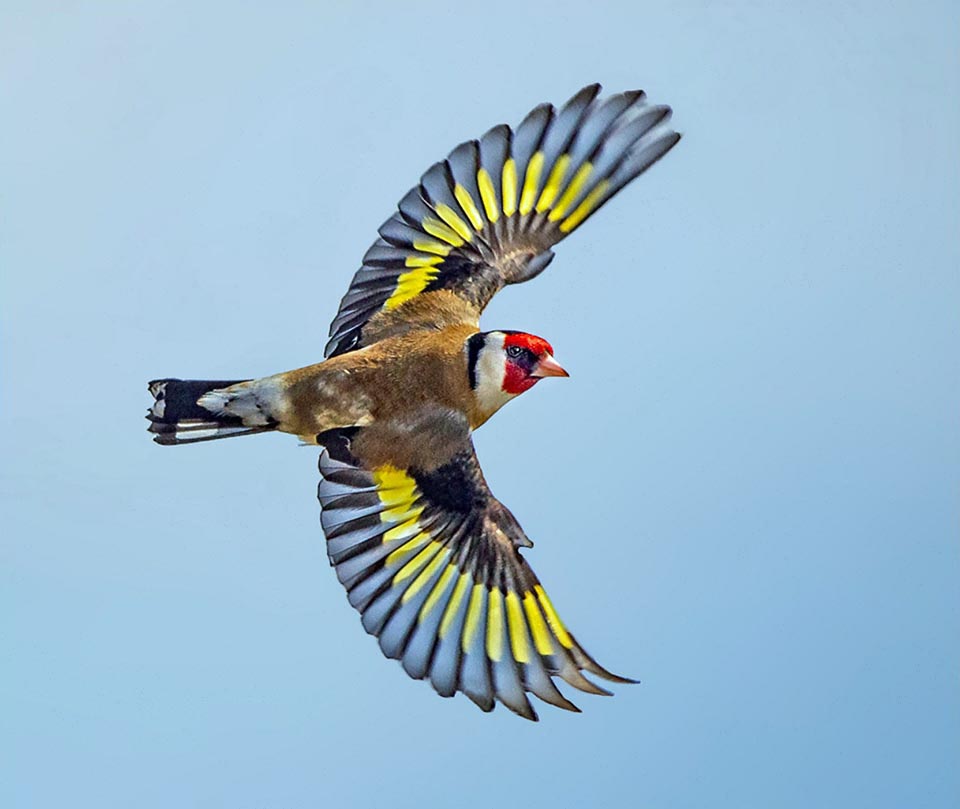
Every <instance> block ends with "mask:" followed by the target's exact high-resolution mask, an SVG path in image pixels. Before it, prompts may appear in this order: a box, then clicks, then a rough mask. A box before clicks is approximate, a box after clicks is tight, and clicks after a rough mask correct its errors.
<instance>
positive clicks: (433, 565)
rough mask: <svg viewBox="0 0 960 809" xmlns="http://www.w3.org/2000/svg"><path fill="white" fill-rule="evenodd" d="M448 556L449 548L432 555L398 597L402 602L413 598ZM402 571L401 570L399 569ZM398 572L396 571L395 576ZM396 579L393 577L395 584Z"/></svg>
mask: <svg viewBox="0 0 960 809" xmlns="http://www.w3.org/2000/svg"><path fill="white" fill-rule="evenodd" d="M449 556H450V549H449V548H444V549H443V550H442V551H440V553H438V554H437V555H436V556H434V557H433V559H432V560H431V561H430V564H429V565H427V566H426V567H425V568H424V569H423V570H422V571H420V575H419V576H417V578H415V579H414V580H413V581H412V582H411V583H410V586H409V587H408V588H407V589H406V590H405V591H404V593H403V596H402V598H401V599H400V600H401V601H402V602H403V603H404V604H406V603H407V602H408V601H409V600H410V599H411V598H413V597H414V596H415V595H416V594H417V593H419V592H420V591H421V590H422V589H423V587H424V585H425V584H426V583H427V582H428V581H430V579H431V577H432V576H433V574H434V573H436V572H437V570H438V569H439V568H440V565H442V564H443V563H444V562H446V561H447V558H448V557H449ZM401 572H402V571H401ZM399 575H400V574H399V573H398V574H397V576H399ZM397 581H398V579H397V578H396V577H395V578H394V580H393V582H394V584H396V583H397Z"/></svg>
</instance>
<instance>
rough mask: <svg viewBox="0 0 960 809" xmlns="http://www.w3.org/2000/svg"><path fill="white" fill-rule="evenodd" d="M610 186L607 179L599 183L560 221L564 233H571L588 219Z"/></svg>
mask: <svg viewBox="0 0 960 809" xmlns="http://www.w3.org/2000/svg"><path fill="white" fill-rule="evenodd" d="M608 186H609V183H608V182H607V181H606V180H604V181H603V182H601V183H599V184H598V185H597V187H596V188H594V189H593V191H591V192H590V193H589V194H587V196H586V198H585V199H584V200H583V202H581V203H580V204H579V205H578V206H577V207H576V209H575V210H574V212H573V213H572V214H570V216H568V217H567V218H566V219H564V220H563V221H562V222H561V223H560V230H561V231H562V232H563V233H569V232H570V231H571V230H573V229H574V228H575V227H576V226H577V225H579V224H580V223H581V222H582V221H583V220H584V219H586V218H587V217H588V216H589V215H590V213H591V212H592V211H593V209H594V208H596V207H597V205H598V204H599V202H600V200H601V199H602V197H603V195H604V194H606V193H607V187H608Z"/></svg>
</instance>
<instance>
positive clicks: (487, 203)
mask: <svg viewBox="0 0 960 809" xmlns="http://www.w3.org/2000/svg"><path fill="white" fill-rule="evenodd" d="M477 188H479V189H480V199H482V200H483V210H484V211H486V213H487V219H489V220H490V221H491V222H496V221H497V220H498V219H499V218H500V211H499V210H497V192H496V191H494V189H493V180H492V179H491V178H490V172H489V171H487V170H486V169H484V168H481V169H480V170H479V171H478V172H477Z"/></svg>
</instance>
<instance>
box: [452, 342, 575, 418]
mask: <svg viewBox="0 0 960 809" xmlns="http://www.w3.org/2000/svg"><path fill="white" fill-rule="evenodd" d="M466 348H467V361H468V371H469V374H470V387H471V389H472V390H473V391H474V395H475V396H476V397H477V400H478V403H479V404H480V407H481V409H482V410H483V411H485V413H486V415H487V417H489V415H492V414H493V413H494V412H496V411H497V410H499V409H500V408H501V407H503V405H505V404H506V403H507V402H509V401H510V400H511V399H513V398H514V397H515V396H519V395H520V394H521V393H523V392H524V391H526V390H530V388H532V387H533V386H534V385H536V384H537V382H539V381H540V380H541V379H543V378H544V377H548V376H569V374H568V373H567V372H566V371H564V370H563V368H561V367H560V364H559V363H558V362H557V361H556V360H555V359H554V358H553V347H552V346H551V345H550V343H548V342H547V341H546V340H544V339H543V338H542V337H537V336H536V335H533V334H527V333H525V332H520V331H488V332H481V333H479V334H474V335H473V336H472V337H471V338H470V339H469V340H468V341H467V346H466Z"/></svg>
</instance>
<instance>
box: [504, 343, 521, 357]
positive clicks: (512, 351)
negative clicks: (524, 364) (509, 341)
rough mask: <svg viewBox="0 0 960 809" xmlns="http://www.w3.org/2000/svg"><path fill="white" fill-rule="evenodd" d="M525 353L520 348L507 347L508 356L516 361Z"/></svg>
mask: <svg viewBox="0 0 960 809" xmlns="http://www.w3.org/2000/svg"><path fill="white" fill-rule="evenodd" d="M522 352H523V349H522V348H520V346H507V356H508V357H513V358H514V359H516V358H517V357H519V356H520V354H521V353H522Z"/></svg>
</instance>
